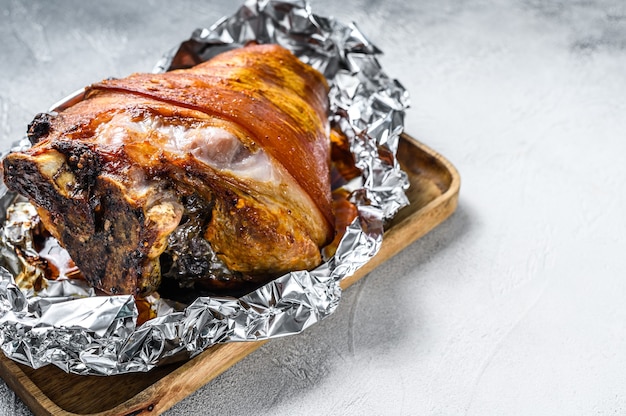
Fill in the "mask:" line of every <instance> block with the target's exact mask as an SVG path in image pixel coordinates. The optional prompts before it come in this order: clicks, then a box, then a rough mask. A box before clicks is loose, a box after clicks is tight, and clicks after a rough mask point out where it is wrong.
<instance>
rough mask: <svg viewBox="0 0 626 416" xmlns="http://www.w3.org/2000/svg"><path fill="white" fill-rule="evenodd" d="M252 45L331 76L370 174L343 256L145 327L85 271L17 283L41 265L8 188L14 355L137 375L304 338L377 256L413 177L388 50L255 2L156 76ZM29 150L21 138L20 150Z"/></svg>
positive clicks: (30, 220) (0, 286)
mask: <svg viewBox="0 0 626 416" xmlns="http://www.w3.org/2000/svg"><path fill="white" fill-rule="evenodd" d="M251 41H255V42H258V43H277V44H280V45H282V46H284V47H286V48H287V49H289V50H291V51H292V52H293V53H294V54H295V55H296V56H298V57H299V58H300V59H301V60H302V61H304V62H306V63H308V64H310V65H311V66H313V67H314V68H316V69H318V70H319V71H320V72H322V73H323V74H324V75H325V76H326V78H327V79H328V81H329V85H330V93H329V100H330V107H331V111H330V121H331V123H333V124H334V125H335V126H338V127H339V128H340V129H341V130H342V132H343V133H344V134H345V135H346V137H347V138H348V139H349V142H350V151H351V152H352V154H353V156H354V159H355V161H356V166H357V167H358V168H359V169H360V170H361V172H362V174H361V175H360V176H358V177H357V178H354V179H352V180H351V181H349V182H348V183H347V184H345V185H344V188H345V189H346V190H347V191H349V192H350V201H351V202H353V203H354V204H355V205H356V206H357V210H358V216H357V218H356V219H355V220H354V221H353V222H352V224H351V225H349V227H348V229H347V231H346V233H345V235H344V236H343V238H342V240H341V241H340V243H339V246H338V248H337V250H336V252H335V254H334V255H333V256H332V257H330V258H327V259H325V261H324V262H323V263H322V264H321V265H320V266H318V267H317V268H315V269H314V270H311V271H295V272H291V273H287V274H285V275H283V276H281V277H279V278H277V279H275V280H274V281H272V282H270V283H268V284H266V285H264V286H262V287H261V288H259V289H257V290H255V291H253V292H251V293H249V294H247V295H245V296H242V297H240V298H232V297H199V298H197V299H196V300H195V301H193V302H192V303H191V304H188V305H182V307H173V306H172V302H168V301H167V300H166V299H154V307H155V308H156V309H157V310H156V315H157V317H156V318H153V319H150V320H148V321H147V322H145V323H143V324H142V325H140V326H137V324H136V322H137V316H138V311H137V307H136V305H135V302H134V299H133V297H132V296H130V295H128V296H96V293H95V291H94V290H93V289H92V288H91V287H89V286H88V285H87V284H86V282H84V281H83V280H79V279H59V280H47V279H46V281H45V283H46V284H44V285H43V288H40V289H38V290H35V289H33V288H24V287H22V288H19V287H18V286H17V285H16V279H17V278H18V277H19V275H20V273H28V272H37V271H33V270H28V268H29V267H31V268H32V266H31V265H29V264H27V263H26V262H24V261H22V260H20V257H19V256H17V255H16V252H17V251H20V252H21V253H22V254H23V255H29V253H30V254H33V255H36V252H34V251H33V250H34V248H33V242H32V234H31V230H32V229H33V227H34V226H35V225H36V224H37V223H38V217H37V213H36V211H35V209H34V208H33V207H32V206H31V205H30V204H28V203H24V202H16V198H15V195H13V194H12V193H10V192H8V191H7V189H6V187H4V185H2V187H1V188H0V195H1V197H0V215H2V216H6V217H8V220H6V221H5V223H4V226H3V227H2V229H1V230H0V253H1V255H0V265H1V266H2V267H0V345H1V348H2V350H3V351H4V353H5V354H6V355H7V356H8V357H10V358H11V359H13V360H15V361H18V362H20V363H23V364H26V365H28V366H30V367H33V368H39V367H42V366H44V365H48V364H53V365H56V366H58V367H59V368H61V369H63V370H65V371H67V372H70V373H75V374H93V375H113V374H123V373H129V372H141V371H148V370H150V369H151V368H153V367H155V366H157V365H159V364H163V363H166V362H171V361H173V360H181V359H187V358H190V357H193V356H195V355H197V354H199V353H200V352H202V351H203V350H205V349H206V348H208V347H210V346H211V345H214V344H217V343H225V342H235V341H253V340H263V339H268V338H276V337H281V336H286V335H291V334H297V333H300V332H301V331H303V330H305V329H306V328H308V327H309V326H311V325H313V324H315V323H316V322H319V321H320V320H322V319H324V318H325V317H326V316H328V315H330V314H332V313H333V311H334V310H335V309H336V307H337V305H338V304H339V301H340V298H341V288H340V286H339V282H340V281H341V279H343V278H344V277H347V276H350V275H352V274H353V273H354V272H355V271H356V270H358V269H359V268H360V267H361V266H362V265H364V264H365V263H367V261H369V260H370V259H371V258H372V257H373V256H374V255H375V254H376V253H377V252H378V250H379V248H380V245H381V243H382V238H383V231H384V225H385V223H386V222H387V221H389V220H390V219H391V218H392V217H393V216H394V215H395V213H396V212H397V211H398V210H399V209H400V208H402V207H404V206H406V205H407V204H408V199H407V197H406V195H405V190H406V189H407V188H408V186H409V185H408V179H407V176H406V174H405V173H404V172H403V171H402V170H401V169H400V167H399V164H398V162H397V159H396V158H395V155H396V151H397V148H398V141H399V138H400V134H401V133H402V131H403V127H404V113H405V110H406V108H407V107H408V105H409V96H408V93H407V91H406V90H405V89H404V88H403V87H402V85H401V84H400V83H399V82H398V81H396V80H394V79H391V78H389V77H388V76H387V75H386V74H385V73H384V71H383V70H382V68H381V66H380V64H379V62H378V60H377V55H378V54H380V50H379V49H378V48H376V47H375V46H374V45H373V44H372V43H371V42H370V41H369V40H368V39H367V38H366V37H365V36H364V35H363V33H362V32H361V31H360V30H359V29H358V28H357V26H356V25H355V24H349V25H346V24H343V23H340V22H338V21H337V20H335V19H333V18H326V17H321V16H318V15H316V14H313V13H312V12H311V9H310V6H309V4H308V3H307V2H306V1H303V0H292V1H267V0H265V1H263V0H258V1H256V0H251V1H247V2H245V3H244V5H243V6H241V7H240V8H239V10H238V11H237V12H236V13H235V14H234V15H232V16H227V17H224V18H222V19H221V20H219V21H218V22H217V23H215V24H214V25H213V26H211V27H210V28H209V29H198V30H196V31H195V32H193V34H192V36H191V38H190V39H189V40H187V41H185V42H183V43H181V45H180V46H179V47H177V48H175V49H173V50H172V51H170V52H169V53H167V54H166V55H165V56H164V57H163V58H162V59H161V60H160V61H159V62H158V63H157V64H156V66H155V68H154V70H153V72H163V71H167V70H169V69H173V68H176V67H177V65H179V64H180V62H183V61H186V62H189V60H191V62H195V63H199V62H202V61H206V60H208V59H210V58H211V57H212V56H214V55H216V54H218V53H220V52H222V51H225V50H228V49H232V48H235V47H240V46H242V45H244V44H246V43H248V42H251ZM70 99H71V97H68V99H67V100H70ZM27 146H29V142H28V140H27V139H23V140H22V141H20V142H19V143H17V144H16V146H15V148H24V147H27Z"/></svg>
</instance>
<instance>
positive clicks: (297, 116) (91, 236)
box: [3, 45, 334, 296]
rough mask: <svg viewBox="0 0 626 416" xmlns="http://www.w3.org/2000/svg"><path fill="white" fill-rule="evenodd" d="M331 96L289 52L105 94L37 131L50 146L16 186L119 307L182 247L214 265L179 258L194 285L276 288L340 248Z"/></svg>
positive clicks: (13, 181) (12, 158)
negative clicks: (198, 281)
mask: <svg viewBox="0 0 626 416" xmlns="http://www.w3.org/2000/svg"><path fill="white" fill-rule="evenodd" d="M327 94H328V87H327V84H326V81H325V80H324V78H323V77H322V76H321V75H320V74H319V73H318V72H317V71H315V70H313V69H312V68H310V67H309V66H307V65H305V64H303V63H302V62H300V61H299V60H298V59H297V58H296V57H295V56H294V55H292V54H291V53H290V52H289V51H287V50H286V49H283V48H281V47H279V46H276V45H254V46H247V47H245V48H241V49H237V50H233V51H230V52H226V53H223V54H221V55H218V56H217V57H216V58H214V59H212V60H211V61H209V62H207V63H204V64H200V65H198V66H196V67H193V68H190V69H186V70H177V71H171V72H168V73H165V74H134V75H131V76H129V77H127V78H124V79H119V80H107V81H102V82H100V83H97V84H94V85H92V86H90V87H89V88H87V91H86V94H85V98H84V99H83V100H82V101H80V102H78V103H77V104H75V105H73V106H72V107H70V108H68V109H66V110H64V111H62V112H60V113H59V114H53V115H40V116H38V117H37V118H36V119H35V120H34V122H33V123H32V124H31V126H30V132H31V137H32V140H33V141H34V142H36V143H35V144H34V145H33V147H32V148H30V149H29V150H26V151H24V152H15V153H11V154H9V155H8V156H7V157H6V158H5V160H4V162H3V164H4V178H5V182H6V184H7V186H8V187H9V188H10V189H12V190H14V191H16V192H18V193H20V194H22V195H24V196H26V197H27V198H28V199H29V200H30V201H31V202H32V203H33V204H34V205H35V206H36V207H37V209H38V212H39V214H40V217H41V219H42V222H43V223H44V224H45V226H46V229H47V230H48V231H49V232H50V233H51V234H52V236H54V237H55V238H57V239H58V240H59V241H60V242H61V244H62V245H63V246H64V247H65V248H66V249H67V251H68V252H69V254H70V256H71V257H72V259H73V260H74V262H75V263H76V265H77V266H78V268H79V269H80V270H81V271H82V273H83V274H84V275H85V277H86V278H87V280H89V281H90V283H91V284H92V285H93V286H94V287H97V288H98V289H100V290H102V291H104V292H106V293H109V294H121V293H124V294H133V295H139V296H143V295H146V294H149V293H151V292H153V291H154V290H156V288H157V287H158V286H159V284H160V280H161V275H162V268H163V267H165V266H163V259H162V255H163V253H169V251H168V250H169V248H170V246H173V245H176V244H181V241H180V239H181V235H183V236H185V235H186V236H188V238H190V239H193V240H194V243H193V244H191V245H190V247H196V248H197V247H199V246H202V247H204V246H207V247H210V252H211V256H212V259H209V258H207V255H206V253H205V252H204V251H203V250H198V253H194V252H193V251H194V250H191V251H192V252H191V253H187V254H185V255H184V256H181V255H180V253H178V254H177V255H178V257H185V258H186V260H185V261H183V259H180V258H174V259H171V255H170V256H169V257H170V259H169V263H172V262H174V263H176V262H177V261H178V260H180V261H179V263H178V266H176V267H177V268H178V271H179V273H180V274H181V275H184V274H190V275H192V276H191V277H192V278H195V277H197V278H202V277H203V275H204V274H206V273H207V272H210V269H211V267H213V264H212V263H215V262H217V263H219V264H220V265H224V266H225V267H226V268H227V269H228V270H229V271H231V272H232V275H231V276H230V277H229V279H230V280H229V283H228V284H233V285H235V286H236V284H237V283H238V280H245V281H252V282H264V281H267V280H269V279H271V278H273V277H275V276H277V275H279V274H282V273H285V272H287V271H291V270H301V269H311V268H313V267H315V266H317V265H318V264H319V263H320V262H321V256H320V247H322V246H324V245H325V244H327V243H328V242H329V241H330V240H332V237H333V233H334V231H333V230H334V228H333V221H334V220H333V213H332V206H331V194H330V183H329V181H330V179H329V177H330V175H329V163H330V161H329V157H330V156H329V151H330V142H329V138H328V130H329V129H328V117H327V111H328V107H327ZM174 237H176V238H174ZM174 257H176V255H175V256H174ZM183 264H184V265H186V266H185V267H183V266H182V265H183ZM170 266H171V264H170V265H168V267H170ZM183 269H184V270H183ZM209 274H210V273H209ZM209 280H210V279H209ZM217 280H219V279H217ZM219 284H220V283H219V282H216V285H218V286H219Z"/></svg>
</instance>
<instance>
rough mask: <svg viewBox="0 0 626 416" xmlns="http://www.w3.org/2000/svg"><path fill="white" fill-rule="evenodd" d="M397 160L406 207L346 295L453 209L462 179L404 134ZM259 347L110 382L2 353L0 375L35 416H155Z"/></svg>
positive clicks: (234, 348)
mask: <svg viewBox="0 0 626 416" xmlns="http://www.w3.org/2000/svg"><path fill="white" fill-rule="evenodd" d="M398 159H399V161H400V163H401V165H402V167H403V169H404V170H405V172H407V174H408V176H409V179H410V182H411V188H410V190H409V191H408V198H409V200H410V201H411V205H409V206H408V207H406V208H403V209H402V210H401V211H400V212H399V213H398V214H397V215H396V217H395V218H394V220H393V222H392V223H391V224H390V226H389V227H388V230H387V231H386V232H385V237H384V239H383V244H382V247H381V249H380V252H379V253H378V254H377V255H376V256H375V257H374V258H373V259H372V260H371V261H370V262H368V263H367V264H366V265H365V266H364V267H363V268H361V269H360V270H359V271H358V272H357V273H355V274H354V275H353V276H351V277H348V278H346V279H344V280H343V281H342V282H341V286H342V288H344V289H345V288H347V287H348V286H350V285H352V284H353V283H354V282H356V281H357V280H359V279H360V278H362V277H363V276H365V275H366V274H367V273H368V272H370V271H372V270H373V269H374V268H375V267H377V266H378V265H380V264H381V263H383V262H384V261H386V260H388V259H389V258H390V257H392V256H393V255H395V254H397V253H398V252H399V251H400V250H402V249H403V248H405V247H406V246H408V245H409V244H411V243H412V242H413V241H415V240H417V239H418V238H419V237H421V236H423V235H424V234H426V233H427V232H428V231H430V230H431V229H433V228H434V227H435V226H437V225H438V224H439V223H441V222H442V221H443V220H445V219H446V218H447V217H449V216H450V215H451V214H452V213H453V212H454V210H455V209H456V206H457V200H458V193H459V187H460V178H459V174H458V172H457V171H456V169H455V168H454V166H452V165H451V164H450V163H449V162H448V161H447V160H445V159H444V158H443V157H441V156H440V155H439V154H437V153H436V152H434V151H433V150H431V149H429V148H428V147H426V146H424V145H423V144H421V143H419V142H418V141H416V140H415V139H413V138H411V137H409V136H408V135H403V136H402V138H401V140H400V145H399V149H398ZM321 325H323V322H322V323H321ZM295 336H297V335H295ZM265 342H267V341H258V342H244V343H231V344H222V345H217V346H214V347H211V348H209V349H208V350H206V351H205V352H203V353H202V354H200V355H198V356H197V357H195V358H194V359H192V360H189V361H187V362H184V363H177V364H170V365H167V366H164V367H159V368H156V369H154V370H152V371H150V372H148V373H140V374H125V375H119V376H110V377H100V376H78V375H74V374H66V373H65V372H63V371H62V370H60V369H58V368H57V367H54V366H47V367H43V368H40V369H38V370H33V369H32V368H29V367H26V366H24V365H21V364H18V363H16V362H14V361H12V360H10V359H8V358H6V357H5V356H4V355H2V354H0V376H2V378H3V379H4V381H5V382H6V383H7V385H8V386H9V387H10V388H11V389H13V390H14V391H15V392H16V393H17V395H18V396H19V397H20V398H21V399H22V400H23V401H24V402H25V403H26V405H28V407H30V409H31V410H32V411H33V413H35V414H36V415H100V416H105V415H140V414H160V413H162V412H164V411H165V410H167V409H169V408H170V407H171V406H173V405H174V404H175V403H177V402H179V401H180V400H182V399H183V398H185V397H187V396H188V395H190V394H191V393H193V392H194V391H196V390H197V389H199V388H200V387H202V386H203V385H205V384H207V383H208V382H209V381H211V380H213V379H214V378H215V377H217V376H218V375H220V374H221V373H223V372H224V371H226V370H227V369H228V368H229V367H231V366H232V365H234V364H235V363H236V362H237V361H239V360H241V359H242V358H244V357H245V356H246V355H248V354H250V353H251V352H253V351H254V350H256V349H257V348H259V347H260V346H261V345H263V344H264V343H265Z"/></svg>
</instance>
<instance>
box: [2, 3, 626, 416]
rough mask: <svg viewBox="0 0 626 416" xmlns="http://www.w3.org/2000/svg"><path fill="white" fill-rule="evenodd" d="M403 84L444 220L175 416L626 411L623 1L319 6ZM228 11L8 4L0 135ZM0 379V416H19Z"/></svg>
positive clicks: (219, 7) (145, 61) (149, 58)
mask: <svg viewBox="0 0 626 416" xmlns="http://www.w3.org/2000/svg"><path fill="white" fill-rule="evenodd" d="M311 4H312V7H313V10H314V11H315V12H316V13H318V14H323V15H333V16H336V17H338V18H339V19H341V20H343V21H346V22H347V21H351V20H354V21H356V22H357V23H358V24H359V26H360V27H361V29H363V31H364V32H365V33H366V34H368V35H369V37H370V38H371V39H372V40H373V41H374V42H375V43H376V44H377V45H378V46H379V47H380V48H381V49H382V50H383V51H385V55H384V57H383V58H382V63H383V65H384V67H385V69H386V71H387V72H388V73H389V74H390V75H391V76H394V77H396V78H398V79H400V81H401V82H402V83H403V84H404V85H405V86H406V87H407V88H408V89H409V91H410V92H411V94H412V97H413V100H412V102H413V106H412V108H411V109H410V110H409V112H408V114H407V131H408V132H409V133H410V134H412V135H414V136H416V137H418V138H420V139H421V140H422V141H424V142H426V143H427V144H428V145H430V146H431V147H433V148H435V149H436V150H438V151H439V152H440V153H442V154H443V155H445V156H446V157H447V158H448V159H449V160H451V161H452V163H454V164H455V165H456V167H457V168H458V169H459V171H460V173H461V177H462V182H463V183H462V191H461V200H460V205H459V208H458V211H457V213H456V214H455V215H454V216H453V217H452V218H451V219H450V220H449V221H447V222H446V223H444V224H443V225H442V226H441V227H439V228H437V229H436V230H435V231H433V232H432V233H431V234H429V235H428V236H426V237H425V238H423V239H422V240H420V241H418V242H417V243H415V244H413V245H412V246H410V247H409V248H408V249H406V250H405V251H404V252H402V253H400V254H399V255H398V256H396V257H395V258H394V259H392V260H391V261H389V262H387V263H386V264H384V265H383V266H381V267H380V268H379V269H377V270H376V271H374V272H373V273H371V274H370V275H369V276H367V277H366V278H365V279H364V280H362V281H361V282H359V283H357V284H356V285H355V286H353V287H352V288H350V289H349V290H348V291H346V293H345V296H344V299H343V300H342V304H341V305H340V307H339V309H338V311H337V313H336V314H335V315H334V316H332V317H331V318H329V319H328V320H326V321H325V322H323V323H322V324H321V325H318V326H317V327H314V328H312V329H310V330H309V331H307V332H305V333H304V334H302V335H299V336H296V337H291V338H286V339H280V340H275V341H272V342H271V343H269V344H267V345H266V346H264V347H263V348H261V349H260V350H259V351H257V352H256V353H254V354H253V355H252V356H250V357H248V358H246V359H244V360H243V361H242V362H240V363H239V364H237V365H236V366H235V367H234V368H232V369H231V370H229V371H228V372H226V373H225V374H223V375H222V376H220V377H219V378H218V379H216V380H215V381H213V382H212V383H210V384H209V385H207V386H205V387H204V388H202V389H201V390H199V391H198V392H196V393H195V394H193V395H191V396H190V397H189V398H187V399H186V400H184V401H182V402H181V403H179V404H177V405H176V406H174V407H173V408H172V409H171V410H170V411H169V412H168V414H169V415H183V414H206V413H207V412H209V413H211V414H257V415H269V414H272V415H287V414H336V415H361V414H393V415H402V414H404V415H409V414H411V415H412V414H437V415H439V414H441V415H450V414H465V415H483V414H507V415H530V414H532V415H537V414H550V415H552V414H568V415H589V414H602V415H605V414H606V415H614V414H624V413H626V372H625V371H624V369H625V368H626V306H625V305H626V302H624V297H625V295H626V279H624V274H625V273H626V256H625V255H624V254H625V251H626V237H625V235H626V216H625V215H624V213H623V208H624V207H625V206H626V200H625V199H626V197H625V193H624V188H625V185H626V163H624V161H625V160H626V159H625V157H624V153H625V152H626V144H625V143H626V141H625V140H624V132H625V131H626V111H625V110H626V101H625V99H624V97H626V72H625V71H624V68H625V67H626V5H625V4H624V2H623V1H620V0H614V1H590V2H568V1H551V2H545V1H521V2H520V1H512V0H510V1H504V0H501V1H496V2H484V1H476V0H472V1H458V0H454V1H453V0H448V1H441V2H421V1H414V2H407V1H402V0H394V1H385V2H376V1H372V0H369V1H368V0H357V1H351V2H336V1H329V0H323V1H322V0H320V1H315V0H313V2H312V3H311ZM237 7H238V3H234V2H232V3H231V2H229V1H202V2H201V1H195V2H192V1H177V2H169V1H150V2H142V3H141V4H139V3H138V2H130V1H110V2H106V3H105V2H89V3H87V2H82V1H57V2H54V3H53V2H45V1H29V2H26V1H24V2H19V1H6V0H3V1H0V39H1V42H0V58H1V59H0V140H1V143H2V145H3V146H7V145H8V143H9V142H11V141H13V140H15V139H16V138H18V137H21V135H22V134H23V133H24V129H25V126H26V124H27V123H28V122H29V121H30V119H31V118H32V116H33V115H34V114H35V113H37V112H39V111H42V110H45V109H46V108H47V107H48V106H49V105H50V104H51V103H53V102H55V101H57V100H58V99H59V98H62V97H63V96H65V95H66V94H67V93H69V92H71V91H73V90H75V89H76V88H78V87H80V86H83V85H85V84H88V83H90V82H92V81H94V80H99V79H101V78H105V77H109V76H123V75H126V74H128V73H130V72H133V71H141V70H149V69H151V68H152V65H153V63H154V62H155V61H156V59H157V58H158V57H159V56H160V54H161V53H162V52H163V51H165V50H167V49H169V48H170V47H172V46H174V45H175V44H176V43H178V42H179V41H180V40H182V39H186V38H187V37H188V36H189V34H190V33H191V31H192V30H193V29H194V28H196V27H199V26H205V25H209V24H211V23H213V22H214V21H215V20H216V19H217V18H219V17H220V16H222V15H225V14H231V13H232V12H233V11H234V10H235V9H236V8H237ZM28 414H30V413H29V411H28V409H26V407H25V406H24V405H23V404H22V402H21V401H20V400H19V399H16V398H15V396H14V395H13V393H12V392H11V391H10V390H8V389H7V387H6V386H5V385H4V384H3V383H2V382H0V415H28Z"/></svg>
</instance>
